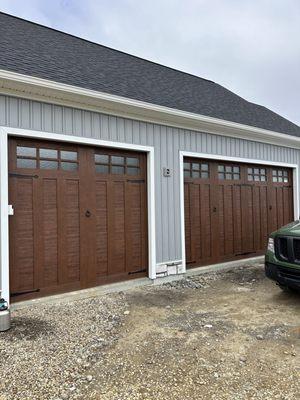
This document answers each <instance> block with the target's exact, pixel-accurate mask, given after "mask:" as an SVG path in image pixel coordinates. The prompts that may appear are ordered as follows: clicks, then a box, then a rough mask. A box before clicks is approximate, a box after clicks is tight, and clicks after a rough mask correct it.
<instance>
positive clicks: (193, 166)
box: [192, 163, 200, 171]
mask: <svg viewBox="0 0 300 400" xmlns="http://www.w3.org/2000/svg"><path fill="white" fill-rule="evenodd" d="M192 169H195V170H197V171H199V170H200V164H195V163H193V164H192Z"/></svg>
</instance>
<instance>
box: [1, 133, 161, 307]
mask: <svg viewBox="0 0 300 400" xmlns="http://www.w3.org/2000/svg"><path fill="white" fill-rule="evenodd" d="M10 136H12V137H22V138H31V139H36V140H52V141H56V142H66V143H74V144H78V145H80V144H81V145H92V146H95V147H108V148H116V149H120V150H122V149H124V150H134V151H139V152H145V153H146V154H147V208H148V210H147V217H148V277H149V278H150V279H155V278H156V231H155V181H154V166H155V164H154V147H153V146H144V145H137V144H131V143H123V142H113V141H108V140H101V139H92V138H85V137H80V136H71V135H64V134H58V133H50V132H43V131H35V130H30V129H20V128H9V127H5V126H0V200H1V201H0V291H1V293H2V296H3V297H4V298H5V299H6V300H7V301H9V213H10V210H9V207H8V139H9V137H10Z"/></svg>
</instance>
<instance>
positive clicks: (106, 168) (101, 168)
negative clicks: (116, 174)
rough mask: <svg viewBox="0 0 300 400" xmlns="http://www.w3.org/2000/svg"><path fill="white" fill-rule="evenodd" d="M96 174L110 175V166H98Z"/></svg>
mask: <svg viewBox="0 0 300 400" xmlns="http://www.w3.org/2000/svg"><path fill="white" fill-rule="evenodd" d="M96 172H98V173H99V174H108V173H109V166H108V165H96Z"/></svg>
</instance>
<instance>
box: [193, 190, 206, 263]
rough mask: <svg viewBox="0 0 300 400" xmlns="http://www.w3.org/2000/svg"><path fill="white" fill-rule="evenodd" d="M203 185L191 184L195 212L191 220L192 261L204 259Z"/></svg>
mask: <svg viewBox="0 0 300 400" xmlns="http://www.w3.org/2000/svg"><path fill="white" fill-rule="evenodd" d="M201 189H202V188H201V185H195V184H190V196H191V200H190V204H191V207H192V209H193V210H194V212H193V218H192V220H191V231H192V233H193V235H192V259H193V260H201V259H202V258H203V254H202V244H203V237H202V234H201V216H200V210H201V207H200V203H201V196H203V190H201Z"/></svg>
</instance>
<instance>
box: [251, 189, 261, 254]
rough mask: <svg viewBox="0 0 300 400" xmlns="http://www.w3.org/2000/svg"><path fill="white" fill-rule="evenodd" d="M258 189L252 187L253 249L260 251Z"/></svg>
mask: <svg viewBox="0 0 300 400" xmlns="http://www.w3.org/2000/svg"><path fill="white" fill-rule="evenodd" d="M260 189H261V188H260V187H258V186H253V189H252V198H253V249H261V248H262V247H261V209H260Z"/></svg>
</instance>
